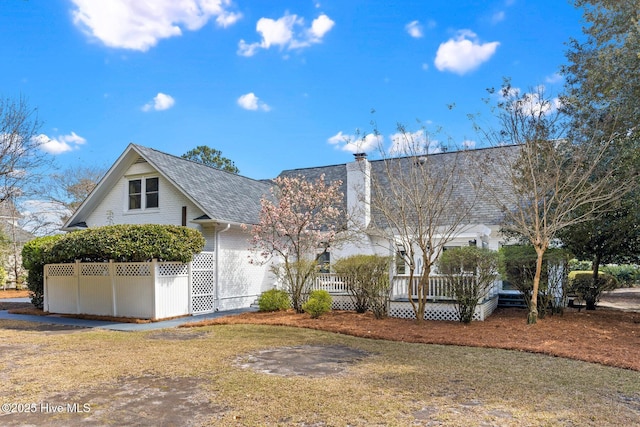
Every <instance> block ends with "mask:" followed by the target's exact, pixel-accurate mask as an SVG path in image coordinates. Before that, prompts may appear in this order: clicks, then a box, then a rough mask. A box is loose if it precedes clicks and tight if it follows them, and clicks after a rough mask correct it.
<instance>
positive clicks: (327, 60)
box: [0, 0, 582, 178]
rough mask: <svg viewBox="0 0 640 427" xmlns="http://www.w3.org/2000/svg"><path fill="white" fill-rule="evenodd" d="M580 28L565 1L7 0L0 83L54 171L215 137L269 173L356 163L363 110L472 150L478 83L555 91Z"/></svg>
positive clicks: (247, 171)
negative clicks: (25, 113)
mask: <svg viewBox="0 0 640 427" xmlns="http://www.w3.org/2000/svg"><path fill="white" fill-rule="evenodd" d="M581 25H582V23H581V13H580V11H579V10H577V9H575V8H574V7H573V6H572V5H571V4H569V3H568V2H566V1H565V0H496V1H471V0H466V1H465V0H457V1H455V0H454V1H419V0H414V1H382V0H373V1H364V0H319V1H307V0H297V1H277V0H276V1H255V0H254V1H247V0H233V1H228V0H153V1H152V0H102V1H95V0H4V1H2V2H0V52H1V54H2V57H3V58H4V61H3V66H2V67H0V82H2V89H1V90H0V95H2V96H4V97H7V96H8V97H18V96H24V97H26V98H27V100H28V102H29V104H30V105H31V106H33V107H37V108H38V114H39V118H40V119H41V120H42V121H43V122H44V124H43V126H42V128H41V134H42V135H41V136H40V137H41V138H42V141H44V142H46V144H45V145H44V146H43V148H45V149H46V150H47V151H48V152H49V153H51V155H52V156H53V157H54V158H55V164H56V165H58V166H59V167H61V168H65V167H68V166H74V165H87V164H95V165H98V166H104V167H108V166H110V165H111V164H112V163H113V162H114V161H115V160H116V158H117V157H118V156H119V155H120V154H121V153H122V151H123V150H124V149H125V147H126V146H127V145H128V143H129V142H134V143H137V144H141V145H145V146H149V147H153V148H156V149H159V150H161V151H165V152H168V153H171V154H176V155H181V154H183V153H185V152H186V151H188V150H189V149H191V148H194V147H196V146H198V145H209V146H211V147H214V148H217V149H219V150H221V151H222V152H223V155H225V156H226V157H228V158H230V159H232V160H233V161H235V163H236V165H237V166H238V167H239V168H240V171H241V174H243V175H246V176H249V177H252V178H272V177H275V176H276V175H278V173H279V172H280V171H281V170H283V169H292V168H302V167H308V166H319V165H327V164H336V163H345V162H349V161H351V160H352V155H351V152H352V151H354V150H353V147H352V146H346V145H345V143H344V139H345V137H346V138H349V136H351V135H355V132H356V129H360V130H361V131H363V132H370V131H371V129H372V128H371V125H370V123H371V121H372V119H374V120H375V121H376V123H377V126H378V128H379V130H380V131H381V133H382V136H383V137H384V138H385V141H384V143H385V144H390V143H391V139H392V135H393V133H394V132H395V130H396V129H395V126H396V123H398V122H400V123H403V124H405V125H407V127H408V128H409V129H412V130H417V129H418V128H419V127H420V126H421V125H419V124H417V122H416V120H420V121H421V123H422V125H425V126H426V127H427V129H429V130H430V131H432V132H437V130H438V129H442V131H441V132H440V133H438V136H436V137H435V138H436V139H440V140H444V139H445V138H451V139H452V140H453V141H454V142H455V143H457V144H460V145H463V144H466V145H474V144H475V146H481V145H482V141H481V140H480V139H479V137H478V136H477V135H475V134H474V133H473V131H472V127H471V125H470V122H469V120H468V118H467V114H469V113H482V114H483V115H484V116H483V117H485V119H486V120H487V121H489V120H490V119H489V117H488V116H487V115H486V114H487V112H486V107H485V105H484V104H483V102H482V98H485V97H486V96H487V93H486V88H488V87H499V86H500V84H501V82H502V78H503V77H510V78H511V79H512V82H513V85H514V86H516V87H519V88H521V89H522V90H527V89H530V88H532V87H534V86H537V85H545V87H546V89H547V91H548V92H549V93H552V94H553V93H557V92H559V91H560V90H561V89H562V84H563V81H562V80H561V79H560V78H559V76H558V75H557V72H558V70H559V67H560V66H561V64H563V63H564V62H565V51H566V49H567V41H568V40H569V38H570V37H576V38H580V36H581ZM453 104H455V108H453V109H450V108H448V106H449V105H453ZM373 109H374V110H375V111H376V112H375V114H373V115H372V114H371V111H372V110H373ZM372 154H373V153H372Z"/></svg>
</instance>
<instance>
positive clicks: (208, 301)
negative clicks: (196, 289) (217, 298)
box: [191, 295, 213, 313]
mask: <svg viewBox="0 0 640 427" xmlns="http://www.w3.org/2000/svg"><path fill="white" fill-rule="evenodd" d="M191 304H192V310H193V312H194V313H205V312H208V311H211V310H212V309H213V295H193V297H192V298H191Z"/></svg>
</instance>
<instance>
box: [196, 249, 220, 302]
mask: <svg viewBox="0 0 640 427" xmlns="http://www.w3.org/2000/svg"><path fill="white" fill-rule="evenodd" d="M215 262H216V259H215V253H214V252H200V253H199V254H197V255H195V256H194V257H193V261H191V313H192V314H200V313H211V312H212V311H214V310H215V297H216V296H215V292H216V290H215V287H216V284H215V280H216V264H215Z"/></svg>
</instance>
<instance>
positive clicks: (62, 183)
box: [48, 165, 106, 223]
mask: <svg viewBox="0 0 640 427" xmlns="http://www.w3.org/2000/svg"><path fill="white" fill-rule="evenodd" d="M105 172H106V169H105V168H103V167H100V166H95V165H92V166H75V167H68V168H67V169H65V170H64V171H62V172H59V173H54V174H52V175H51V177H50V178H51V179H50V183H49V185H50V191H49V192H48V193H49V199H50V201H51V202H52V203H55V204H57V205H59V206H60V207H62V208H63V209H61V211H66V212H65V214H64V215H63V217H62V222H63V223H64V222H65V221H66V220H67V219H68V218H69V217H70V216H71V215H72V214H73V212H75V210H76V209H78V207H79V206H80V205H81V204H82V202H84V200H85V199H86V198H87V196H89V194H90V193H91V192H92V191H93V189H94V188H95V187H96V185H98V182H99V181H100V179H101V178H102V177H103V176H104V174H105Z"/></svg>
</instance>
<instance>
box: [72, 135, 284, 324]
mask: <svg viewBox="0 0 640 427" xmlns="http://www.w3.org/2000/svg"><path fill="white" fill-rule="evenodd" d="M270 186H271V185H270V184H269V183H268V182H264V181H258V180H254V179H250V178H246V177H243V176H240V175H236V174H232V173H229V172H226V171H222V170H219V169H215V168H212V167H208V166H205V165H203V164H200V163H197V162H193V161H190V160H186V159H183V158H180V157H176V156H172V155H169V154H166V153H162V152H160V151H157V150H154V149H151V148H147V147H143V146H140V145H135V144H130V145H129V146H128V147H127V148H126V149H125V151H124V152H123V153H122V155H121V156H120V157H119V158H118V159H117V160H116V162H115V163H114V165H113V166H112V167H111V168H110V169H109V170H108V172H107V173H106V174H105V176H104V178H103V179H102V180H101V181H100V182H99V183H98V185H97V186H96V188H95V189H94V190H93V192H92V193H91V194H90V195H89V196H88V197H87V199H86V200H85V201H84V202H83V203H82V204H81V205H80V207H79V208H78V209H77V210H76V212H75V213H74V214H73V215H72V216H71V217H70V218H69V219H68V220H67V222H66V223H65V224H64V226H63V230H65V231H73V230H79V229H84V228H87V227H99V226H104V225H113V224H169V225H182V226H187V227H192V228H195V229H197V230H199V231H200V232H202V234H203V236H204V237H205V241H206V244H205V248H204V251H205V252H206V254H208V255H210V256H211V258H212V260H211V262H210V263H209V264H210V265H211V268H210V269H209V271H201V272H200V275H201V276H203V277H204V278H205V281H204V283H201V284H200V285H199V286H198V287H197V289H192V290H191V293H192V295H191V296H190V299H191V303H190V305H191V311H189V313H203V312H211V311H216V310H230V309H234V308H239V307H247V306H249V305H250V304H251V303H253V302H254V301H255V300H256V298H257V296H258V295H259V294H260V293H261V292H263V291H264V290H266V289H269V288H270V287H272V279H271V277H270V274H269V269H268V266H260V265H254V264H250V263H249V262H248V258H249V256H250V252H249V250H248V248H249V245H248V243H247V234H246V231H244V230H243V229H242V225H243V224H254V223H256V222H257V221H258V214H259V211H260V199H261V198H262V197H263V196H265V195H269V188H270ZM189 313H182V314H189Z"/></svg>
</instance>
